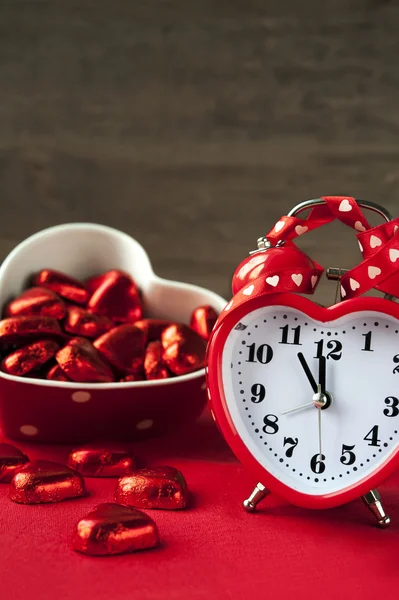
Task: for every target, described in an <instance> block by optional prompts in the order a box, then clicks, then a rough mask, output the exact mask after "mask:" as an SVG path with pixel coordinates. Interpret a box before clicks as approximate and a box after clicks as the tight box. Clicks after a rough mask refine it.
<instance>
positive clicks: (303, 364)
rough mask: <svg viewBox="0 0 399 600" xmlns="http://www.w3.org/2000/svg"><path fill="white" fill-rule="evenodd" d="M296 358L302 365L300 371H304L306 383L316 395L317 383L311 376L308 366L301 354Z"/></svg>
mask: <svg viewBox="0 0 399 600" xmlns="http://www.w3.org/2000/svg"><path fill="white" fill-rule="evenodd" d="M298 358H299V362H300V363H301V365H302V369H303V370H304V371H305V375H306V377H307V378H308V381H309V383H310V385H311V387H312V390H313V391H314V393H315V394H316V393H317V383H316V381H315V378H314V377H313V375H312V371H311V370H310V369H309V365H308V363H307V362H306V359H305V357H304V355H303V354H302V352H298Z"/></svg>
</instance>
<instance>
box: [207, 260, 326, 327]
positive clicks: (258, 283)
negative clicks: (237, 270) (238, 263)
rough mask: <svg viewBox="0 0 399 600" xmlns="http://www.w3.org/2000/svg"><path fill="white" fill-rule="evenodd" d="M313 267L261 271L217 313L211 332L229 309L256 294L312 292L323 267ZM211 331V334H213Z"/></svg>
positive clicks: (243, 302) (254, 296) (234, 307)
mask: <svg viewBox="0 0 399 600" xmlns="http://www.w3.org/2000/svg"><path fill="white" fill-rule="evenodd" d="M314 264H315V267H314V268H312V269H311V268H306V267H301V268H295V267H291V268H287V269H282V270H274V271H272V270H270V272H265V273H263V274H262V275H261V276H260V277H258V278H257V279H254V280H253V281H252V282H250V283H248V285H245V286H244V287H242V288H241V289H240V290H239V291H238V292H237V293H236V294H235V296H233V298H232V299H231V300H230V302H228V303H227V305H226V306H225V307H224V309H223V310H222V312H221V313H220V315H219V318H218V320H217V322H216V325H215V327H214V329H213V332H214V331H215V330H216V329H217V328H218V327H219V325H220V323H221V322H222V321H223V320H224V318H225V317H226V316H227V315H228V314H229V313H230V311H231V310H233V309H236V308H237V307H238V306H241V305H242V304H245V303H246V302H248V301H249V300H252V299H253V298H256V297H257V296H265V295H268V294H277V293H282V292H291V293H292V292H296V293H299V294H313V292H314V290H315V288H316V286H317V284H318V282H319V279H320V277H321V275H322V274H323V271H324V269H323V267H322V266H320V265H318V264H317V263H314ZM213 332H212V334H213Z"/></svg>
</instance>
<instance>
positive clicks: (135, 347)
mask: <svg viewBox="0 0 399 600" xmlns="http://www.w3.org/2000/svg"><path fill="white" fill-rule="evenodd" d="M94 346H95V347H96V348H97V350H98V351H99V352H100V353H101V355H102V356H103V357H104V359H105V360H107V361H108V362H109V363H110V364H111V365H112V366H113V367H114V368H115V369H116V370H117V371H119V372H120V373H123V374H128V373H133V374H134V373H142V372H143V366H144V353H145V333H144V332H143V331H142V330H141V329H137V327H135V326H134V325H119V326H118V327H114V329H111V331H109V332H108V333H104V335H102V336H101V337H99V338H98V339H97V340H96V341H95V342H94Z"/></svg>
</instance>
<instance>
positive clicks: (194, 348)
mask: <svg viewBox="0 0 399 600" xmlns="http://www.w3.org/2000/svg"><path fill="white" fill-rule="evenodd" d="M162 345H163V348H164V353H163V360H164V362H165V364H166V365H167V367H168V369H170V370H171V371H172V373H174V374H175V375H185V374H186V373H191V372H192V371H197V370H198V369H200V368H201V367H203V366H204V364H205V351H206V341H205V340H204V339H203V338H202V337H201V336H199V335H198V333H196V332H195V331H193V330H192V329H190V327H188V326H187V325H171V326H170V327H168V328H167V329H165V331H164V332H163V333H162Z"/></svg>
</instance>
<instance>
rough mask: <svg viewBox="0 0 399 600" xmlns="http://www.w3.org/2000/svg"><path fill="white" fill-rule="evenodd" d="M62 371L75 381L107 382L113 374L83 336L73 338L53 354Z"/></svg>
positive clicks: (113, 378) (113, 379)
mask: <svg viewBox="0 0 399 600" xmlns="http://www.w3.org/2000/svg"><path fill="white" fill-rule="evenodd" d="M55 358H56V361H57V363H58V364H59V366H60V367H61V369H62V370H63V371H64V373H65V374H66V375H67V377H69V379H71V380H72V381H76V382H81V383H83V382H86V383H89V382H91V383H109V382H112V381H115V377H114V374H113V372H112V370H111V368H110V367H109V366H108V364H107V363H106V362H105V361H104V360H103V359H102V357H101V355H100V354H99V352H98V351H97V350H96V349H95V348H94V346H93V344H92V343H91V342H89V341H88V340H85V339H84V338H73V339H72V340H70V341H69V342H68V343H67V345H66V346H64V348H61V350H59V351H58V352H57V354H56V356H55Z"/></svg>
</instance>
